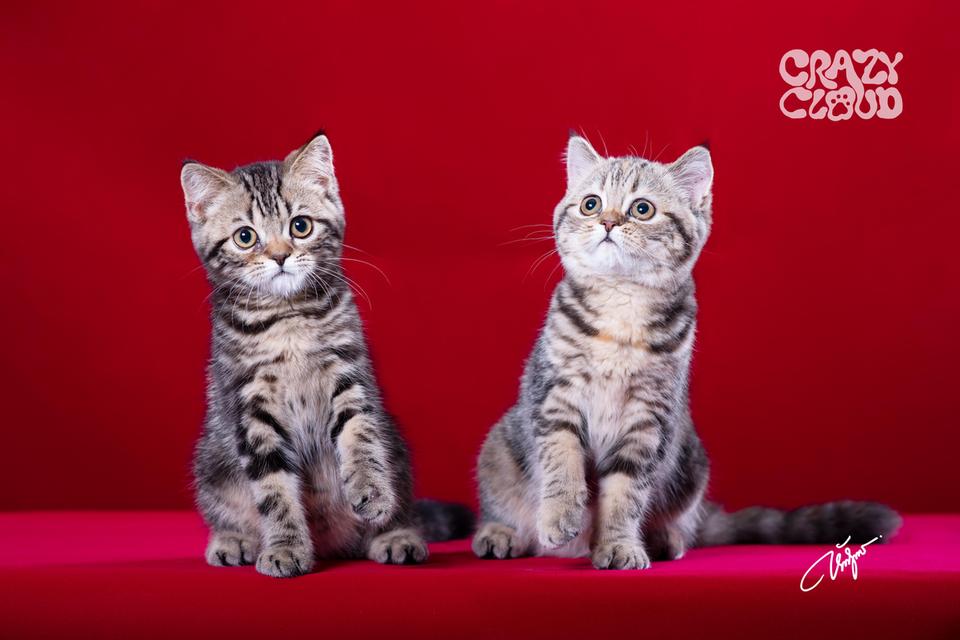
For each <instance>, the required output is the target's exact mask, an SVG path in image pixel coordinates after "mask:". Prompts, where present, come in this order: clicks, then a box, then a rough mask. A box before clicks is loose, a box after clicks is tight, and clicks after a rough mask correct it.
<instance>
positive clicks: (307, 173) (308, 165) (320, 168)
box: [283, 133, 336, 189]
mask: <svg viewBox="0 0 960 640" xmlns="http://www.w3.org/2000/svg"><path fill="white" fill-rule="evenodd" d="M283 163H284V165H286V167H287V172H288V173H290V174H291V175H293V176H294V177H297V178H300V179H301V180H303V181H305V182H307V183H308V184H314V185H317V186H319V187H322V188H324V189H329V188H330V187H331V186H336V176H335V175H334V173H333V148H332V147H331V146H330V140H329V139H328V138H327V136H326V135H324V134H323V133H318V134H317V135H315V136H314V137H313V139H311V140H310V142H308V143H307V144H305V145H303V146H302V147H300V148H299V149H297V150H296V151H294V152H292V153H291V154H290V155H288V156H287V157H286V159H285V160H284V161H283Z"/></svg>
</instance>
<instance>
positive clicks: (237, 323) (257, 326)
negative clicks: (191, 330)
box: [220, 312, 289, 335]
mask: <svg viewBox="0 0 960 640" xmlns="http://www.w3.org/2000/svg"><path fill="white" fill-rule="evenodd" d="M286 317H289V316H283V315H277V316H272V317H270V318H267V319H266V320H259V321H257V322H244V321H243V320H240V319H239V318H235V317H234V316H233V314H232V313H226V312H221V313H220V319H221V320H222V321H223V322H224V323H225V324H226V325H227V326H228V327H230V328H231V329H233V330H234V331H236V332H237V333H242V334H245V335H255V334H258V333H263V332H264V331H266V330H267V329H269V328H270V327H272V326H273V325H275V324H276V323H277V322H279V321H280V320H283V319H284V318H286Z"/></svg>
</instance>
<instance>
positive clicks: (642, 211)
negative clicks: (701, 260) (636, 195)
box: [630, 198, 657, 220]
mask: <svg viewBox="0 0 960 640" xmlns="http://www.w3.org/2000/svg"><path fill="white" fill-rule="evenodd" d="M656 212H657V208H656V207H654V206H653V203H652V202H650V201H649V200H647V199H646V198H640V199H639V200H636V201H634V203H633V204H632V205H630V215H632V216H633V217H634V218H636V219H637V220H649V219H650V218H652V217H653V214H655V213H656Z"/></svg>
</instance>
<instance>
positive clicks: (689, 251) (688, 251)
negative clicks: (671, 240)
mask: <svg viewBox="0 0 960 640" xmlns="http://www.w3.org/2000/svg"><path fill="white" fill-rule="evenodd" d="M663 215H665V216H667V219H668V220H670V222H672V223H673V226H675V227H676V228H677V233H679V234H680V237H682V238H683V252H682V254H681V255H680V260H679V261H678V263H682V262H686V261H687V260H688V259H689V258H690V256H691V255H693V237H692V236H691V235H690V232H689V231H687V229H686V227H684V226H683V224H682V223H681V222H680V219H679V218H677V216H676V214H673V213H670V212H669V211H664V212H663Z"/></svg>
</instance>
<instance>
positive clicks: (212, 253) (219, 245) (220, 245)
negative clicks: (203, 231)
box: [203, 236, 230, 262]
mask: <svg viewBox="0 0 960 640" xmlns="http://www.w3.org/2000/svg"><path fill="white" fill-rule="evenodd" d="M229 239H230V236H227V237H226V238H224V239H222V240H217V242H216V244H214V245H213V248H212V249H210V251H207V255H205V256H204V257H203V261H204V262H210V260H212V259H213V256H215V255H217V254H218V253H219V252H220V249H221V248H223V245H224V244H226V242H227V240H229Z"/></svg>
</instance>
